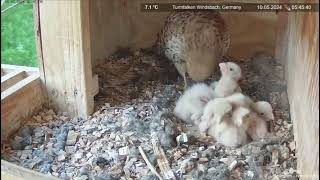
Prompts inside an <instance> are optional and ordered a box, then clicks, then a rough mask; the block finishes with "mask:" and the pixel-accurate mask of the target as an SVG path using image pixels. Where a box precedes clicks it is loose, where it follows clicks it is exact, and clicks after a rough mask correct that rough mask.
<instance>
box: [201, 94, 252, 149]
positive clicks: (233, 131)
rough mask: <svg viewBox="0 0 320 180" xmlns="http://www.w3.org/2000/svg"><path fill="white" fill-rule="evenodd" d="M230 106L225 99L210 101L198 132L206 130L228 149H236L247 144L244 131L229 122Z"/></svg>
mask: <svg viewBox="0 0 320 180" xmlns="http://www.w3.org/2000/svg"><path fill="white" fill-rule="evenodd" d="M231 111H232V107H231V104H230V103H229V102H228V101H227V100H226V99H225V98H216V99H214V100H211V101H210V102H209V103H208V104H207V105H206V106H205V109H204V113H203V116H202V122H201V123H200V124H199V130H200V131H203V130H205V129H208V135H210V136H212V137H214V138H215V139H216V141H217V142H218V143H221V144H223V145H225V146H228V147H238V146H240V145H242V144H245V143H246V142H247V135H246V132H245V130H244V129H242V128H238V127H237V126H236V125H235V124H234V123H233V122H232V120H231V117H230V113H231Z"/></svg>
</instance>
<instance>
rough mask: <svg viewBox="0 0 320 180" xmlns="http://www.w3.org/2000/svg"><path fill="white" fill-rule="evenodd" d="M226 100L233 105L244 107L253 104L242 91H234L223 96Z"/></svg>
mask: <svg viewBox="0 0 320 180" xmlns="http://www.w3.org/2000/svg"><path fill="white" fill-rule="evenodd" d="M225 99H226V100H227V101H228V102H230V103H231V104H232V105H233V106H237V107H239V106H241V107H245V108H250V106H251V105H252V104H253V101H252V100H251V99H250V98H249V97H248V96H245V95H244V94H242V93H234V94H232V95H231V96H228V97H226V98H225Z"/></svg>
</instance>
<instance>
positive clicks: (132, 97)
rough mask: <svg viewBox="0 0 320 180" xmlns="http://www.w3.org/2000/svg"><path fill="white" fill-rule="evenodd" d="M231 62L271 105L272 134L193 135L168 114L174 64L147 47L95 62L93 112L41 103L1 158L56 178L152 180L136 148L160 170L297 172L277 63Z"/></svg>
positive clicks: (177, 83)
mask: <svg viewBox="0 0 320 180" xmlns="http://www.w3.org/2000/svg"><path fill="white" fill-rule="evenodd" d="M226 61H230V59H228V60H226ZM231 61H235V62H237V63H238V64H239V65H240V66H241V68H242V71H243V74H244V78H243V80H242V81H241V83H240V86H241V88H242V90H243V92H244V93H245V94H247V95H249V96H250V97H251V98H252V99H253V100H255V101H256V100H265V101H268V102H270V103H271V105H272V107H273V109H274V114H275V121H274V122H272V123H271V124H270V131H271V132H272V135H270V136H268V137H266V138H264V139H262V140H260V141H254V142H251V143H249V144H247V145H244V146H242V147H239V148H226V147H224V146H222V145H220V144H218V143H215V142H214V141H213V139H211V138H209V137H203V136H200V135H198V133H197V132H196V131H195V130H194V128H193V127H190V126H188V125H186V124H185V123H183V122H181V121H180V120H178V119H176V118H175V117H174V115H173V114H172V110H173V108H174V104H175V101H176V100H177V98H178V97H180V96H181V94H182V91H181V89H182V87H183V82H182V80H181V78H178V74H177V72H176V71H175V69H174V67H173V66H172V65H171V64H170V63H169V62H168V61H167V60H165V59H162V58H159V57H157V56H155V55H154V54H153V53H151V52H150V51H145V50H141V51H136V52H130V51H124V52H123V51H122V52H121V51H120V52H118V53H116V54H114V55H113V56H111V57H108V58H107V59H106V61H103V62H101V63H100V64H98V65H97V68H96V69H95V72H96V73H97V74H98V75H99V85H100V93H99V94H98V95H97V96H96V99H95V101H96V109H97V110H96V112H95V113H94V114H93V115H92V116H91V117H89V118H88V119H80V118H76V117H75V118H68V117H67V114H66V113H61V112H57V113H55V112H53V111H52V110H50V109H44V110H43V111H42V112H40V113H39V114H38V115H36V116H34V117H33V118H32V120H30V121H29V122H28V124H26V125H25V126H24V127H23V128H22V129H21V130H20V131H19V132H18V133H17V134H16V135H15V136H14V139H12V140H11V143H10V144H8V146H7V147H3V149H2V153H1V157H2V158H3V159H6V160H7V161H11V162H14V163H16V164H19V165H21V166H24V167H27V168H30V169H34V170H36V171H40V172H43V173H50V174H52V175H53V176H58V177H60V178H62V179H145V180H146V179H157V177H156V176H155V175H154V174H153V173H152V171H150V168H149V166H148V165H147V164H146V162H145V159H144V158H143V157H142V155H141V153H142V151H143V152H144V153H145V154H146V157H147V159H148V160H149V161H150V163H151V165H153V166H154V167H155V169H156V171H157V172H158V173H159V174H160V176H162V177H166V176H167V177H168V176H171V175H172V174H175V176H176V177H178V178H183V179H240V178H243V179H262V178H263V177H264V178H266V179H297V174H296V166H297V165H296V157H295V144H294V141H293V129H292V122H291V121H290V117H289V105H288V101H287V95H286V84H285V82H284V75H283V74H284V69H283V67H282V66H281V65H280V64H278V63H277V61H276V60H274V59H273V58H271V57H268V56H255V57H253V58H251V59H248V60H245V61H237V60H232V59H231ZM219 76H220V75H219V73H218V72H217V73H215V76H214V77H212V78H211V79H218V78H219ZM139 147H140V148H141V149H142V151H141V149H139ZM162 150H163V153H161V152H162ZM164 156H165V157H166V158H164ZM166 163H167V164H166ZM159 165H160V167H159ZM163 168H168V169H167V171H166V173H164V170H163Z"/></svg>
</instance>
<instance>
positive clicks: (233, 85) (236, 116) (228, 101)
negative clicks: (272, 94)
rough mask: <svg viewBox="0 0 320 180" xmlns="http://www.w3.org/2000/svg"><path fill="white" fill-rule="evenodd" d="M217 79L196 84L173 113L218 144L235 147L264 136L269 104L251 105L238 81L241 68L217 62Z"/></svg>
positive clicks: (269, 108) (233, 64)
mask: <svg viewBox="0 0 320 180" xmlns="http://www.w3.org/2000/svg"><path fill="white" fill-rule="evenodd" d="M219 67H220V71H221V75H222V76H221V78H220V79H219V81H216V82H213V83H211V84H210V85H207V84H205V83H197V84H194V85H193V86H191V87H190V88H188V89H187V90H186V91H185V92H184V94H183V95H182V96H181V97H180V98H179V99H178V101H177V103H176V107H175V109H174V114H175V115H176V116H177V117H178V118H180V119H181V120H183V121H184V122H186V123H189V124H193V125H195V126H197V128H198V130H199V131H200V132H202V133H207V134H208V135H209V136H212V137H213V138H214V139H215V140H216V141H217V142H218V143H221V144H223V145H225V146H228V147H238V146H241V145H243V144H246V143H248V142H249V141H251V140H257V139H260V138H263V137H264V136H266V135H267V133H268V127H267V121H270V120H274V115H273V112H272V107H271V105H270V104H269V103H268V102H266V101H258V102H253V101H252V100H251V99H250V97H248V96H246V95H244V94H243V93H242V90H241V88H240V86H239V85H238V81H239V79H240V78H241V68H240V67H239V66H238V65H237V64H235V63H233V62H222V63H219Z"/></svg>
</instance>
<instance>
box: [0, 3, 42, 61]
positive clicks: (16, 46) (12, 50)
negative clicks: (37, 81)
mask: <svg viewBox="0 0 320 180" xmlns="http://www.w3.org/2000/svg"><path fill="white" fill-rule="evenodd" d="M10 5H12V3H4V4H3V5H1V10H3V9H5V8H7V7H8V6H10ZM32 8H33V4H32V3H22V4H20V5H18V6H15V7H13V8H11V9H9V10H8V11H6V12H5V13H1V64H14V65H22V66H32V67H37V66H38V62H37V55H36V44H35V34H34V22H33V10H32Z"/></svg>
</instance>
